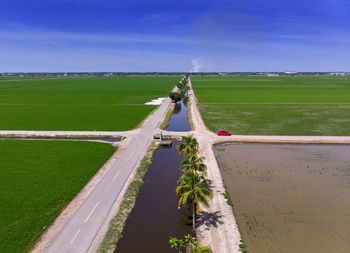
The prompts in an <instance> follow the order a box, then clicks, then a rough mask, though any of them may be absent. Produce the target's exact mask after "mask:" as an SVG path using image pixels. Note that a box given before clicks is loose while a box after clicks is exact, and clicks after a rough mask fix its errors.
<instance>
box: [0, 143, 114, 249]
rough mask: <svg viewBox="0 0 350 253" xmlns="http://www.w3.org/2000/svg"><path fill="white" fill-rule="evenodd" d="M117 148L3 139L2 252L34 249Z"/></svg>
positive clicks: (0, 167) (0, 159)
mask: <svg viewBox="0 0 350 253" xmlns="http://www.w3.org/2000/svg"><path fill="white" fill-rule="evenodd" d="M114 151H115V148H114V147H112V146H111V145H108V144H104V143H93V142H80V141H76V142H70V141H27V140H26V141H20V140H2V141H0V154H1V156H0V185H1V187H0V203H1V205H0V252H2V253H16V252H27V251H29V250H30V249H31V248H32V247H33V245H34V243H35V241H36V240H37V239H38V238H39V237H40V235H41V234H42V233H43V232H44V230H45V228H47V227H48V226H49V225H50V224H52V222H53V221H54V220H55V218H56V217H57V216H58V215H59V214H60V212H61V211H62V209H63V208H64V207H65V206H66V205H67V204H68V203H69V202H70V201H71V200H72V199H73V198H74V196H75V195H76V194H77V193H78V192H79V191H80V190H81V189H82V188H83V187H84V185H85V184H86V183H87V182H88V181H89V179H90V178H91V177H92V176H93V175H94V174H95V173H96V171H97V170H98V169H99V168H100V167H101V166H102V165H103V164H104V163H105V162H106V161H107V159H108V158H109V157H110V156H111V155H112V154H113V152H114Z"/></svg>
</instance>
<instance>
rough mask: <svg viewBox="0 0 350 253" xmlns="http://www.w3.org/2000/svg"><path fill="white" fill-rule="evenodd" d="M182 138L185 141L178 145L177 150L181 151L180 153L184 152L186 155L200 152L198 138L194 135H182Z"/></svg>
mask: <svg viewBox="0 0 350 253" xmlns="http://www.w3.org/2000/svg"><path fill="white" fill-rule="evenodd" d="M182 140H183V141H184V142H182V143H180V144H179V145H178V146H177V148H176V149H177V152H179V153H180V154H184V156H187V155H188V154H191V153H192V154H194V153H197V152H198V142H197V139H196V138H194V137H193V136H192V135H188V136H184V137H182Z"/></svg>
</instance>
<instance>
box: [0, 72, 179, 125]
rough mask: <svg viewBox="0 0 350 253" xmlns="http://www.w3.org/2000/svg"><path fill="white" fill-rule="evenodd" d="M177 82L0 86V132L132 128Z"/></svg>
mask: <svg viewBox="0 0 350 253" xmlns="http://www.w3.org/2000/svg"><path fill="white" fill-rule="evenodd" d="M179 79H180V77H76V78H58V79H54V78H33V79H25V80H16V81H13V80H12V81H11V80H8V81H6V80H3V81H1V82H0V91H1V96H0V122H1V123H0V129H1V130H77V131H84V130H86V131H87V130H97V131H122V130H130V129H133V128H136V127H137V126H138V125H139V124H140V122H142V120H143V119H144V118H145V117H146V116H147V115H149V114H150V113H151V112H152V111H153V109H154V108H155V106H149V105H144V103H145V102H149V101H151V100H152V99H156V98H158V97H166V96H167V95H168V93H169V91H170V90H171V89H172V88H173V87H174V85H175V84H176V83H177V82H178V80H179Z"/></svg>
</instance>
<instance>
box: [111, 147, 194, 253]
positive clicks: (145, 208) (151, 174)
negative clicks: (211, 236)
mask: <svg viewBox="0 0 350 253" xmlns="http://www.w3.org/2000/svg"><path fill="white" fill-rule="evenodd" d="M178 143H179V142H173V145H172V147H170V148H160V149H158V150H157V151H156V152H155V154H154V157H153V161H152V165H151V167H150V168H149V170H148V172H147V174H146V177H145V183H144V186H143V187H142V189H141V191H140V194H139V196H138V198H137V201H136V205H135V207H134V209H133V211H132V212H131V215H130V217H129V219H128V220H127V222H126V226H125V230H124V232H123V237H122V238H121V239H120V241H119V243H118V247H117V249H116V251H115V252H116V253H139V252H142V253H154V252H162V253H167V252H169V253H174V252H176V250H174V249H172V248H170V245H169V237H170V236H175V237H178V238H179V237H183V236H184V235H186V234H189V233H190V232H191V228H192V227H191V219H190V218H189V215H190V214H189V213H188V212H185V211H183V210H179V209H178V208H177V204H178V198H177V196H176V193H175V188H176V186H177V180H178V178H179V175H180V171H179V167H180V163H181V161H182V157H181V156H180V155H179V154H178V153H177V152H176V145H177V144H178Z"/></svg>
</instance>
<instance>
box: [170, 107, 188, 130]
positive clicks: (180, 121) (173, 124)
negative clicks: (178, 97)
mask: <svg viewBox="0 0 350 253" xmlns="http://www.w3.org/2000/svg"><path fill="white" fill-rule="evenodd" d="M165 130H167V131H178V132H183V131H191V126H190V123H189V122H188V117H187V106H186V105H185V104H184V103H182V101H181V103H178V104H176V105H175V109H174V113H173V115H172V116H171V119H170V121H169V126H168V127H167V128H166V129H165Z"/></svg>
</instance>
